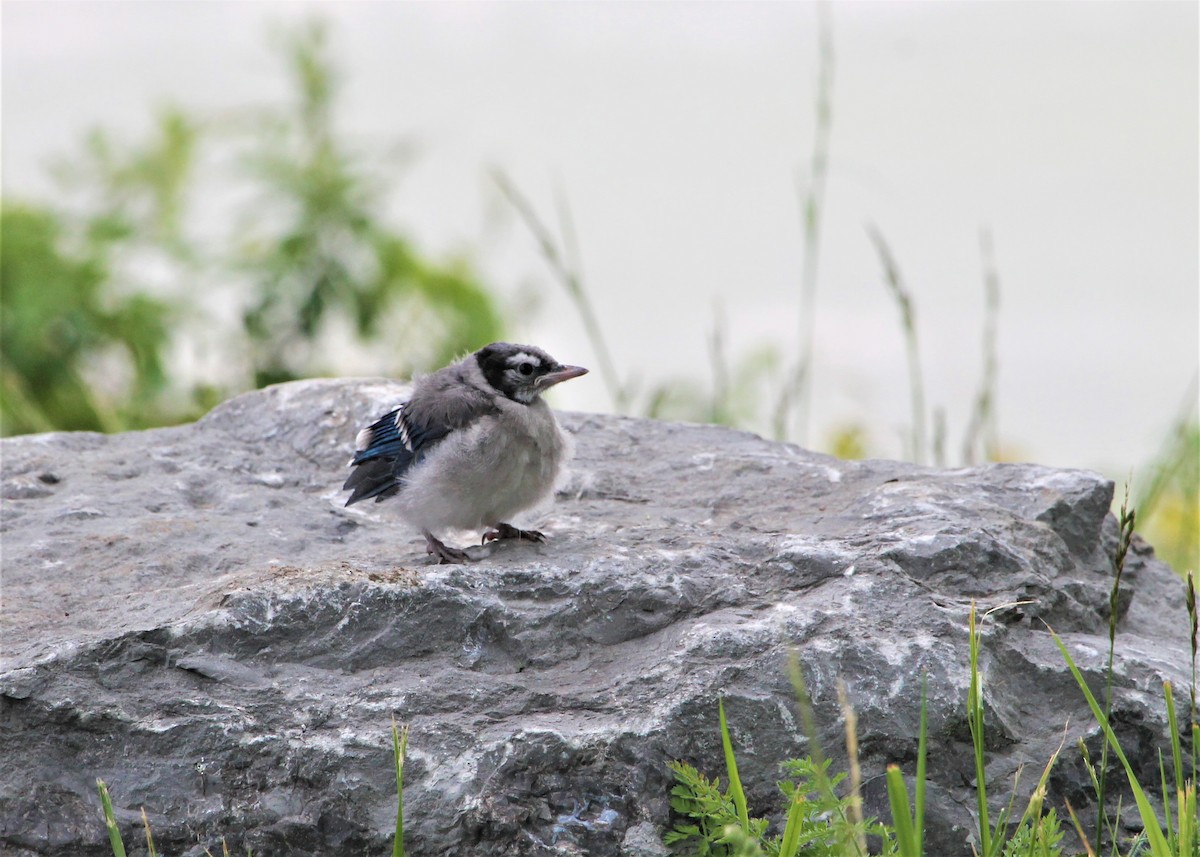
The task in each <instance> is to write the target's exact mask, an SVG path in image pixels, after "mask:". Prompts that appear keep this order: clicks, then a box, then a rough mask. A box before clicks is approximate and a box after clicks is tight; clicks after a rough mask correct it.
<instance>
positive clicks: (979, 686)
mask: <svg viewBox="0 0 1200 857" xmlns="http://www.w3.org/2000/svg"><path fill="white" fill-rule="evenodd" d="M968 633H969V634H970V642H969V658H970V665H971V686H970V688H968V690H967V724H968V725H969V726H970V729H971V744H972V747H973V748H974V754H975V800H976V806H977V810H978V812H979V853H980V854H982V855H983V857H991V855H992V853H993V852H992V847H991V836H992V829H991V823H990V821H989V819H988V802H987V771H986V766H985V765H984V758H983V678H982V676H981V675H980V673H979V637H980V632H979V630H978V629H977V628H976V625H975V602H974V601H972V602H971V613H970V618H969V625H968Z"/></svg>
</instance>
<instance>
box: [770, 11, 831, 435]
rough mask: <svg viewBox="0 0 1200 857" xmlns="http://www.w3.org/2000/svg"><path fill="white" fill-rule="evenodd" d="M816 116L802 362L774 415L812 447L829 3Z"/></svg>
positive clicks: (780, 431) (780, 429) (804, 193)
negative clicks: (791, 419) (792, 419)
mask: <svg viewBox="0 0 1200 857" xmlns="http://www.w3.org/2000/svg"><path fill="white" fill-rule="evenodd" d="M817 20H818V24H817V39H818V41H817V58H818V59H817V115H816V129H815V132H814V134H813V149H812V157H811V159H810V161H809V181H808V186H807V188H805V189H801V188H800V187H799V185H800V181H799V180H798V181H797V191H798V192H799V194H800V196H801V200H802V202H801V205H802V208H803V212H804V262H803V268H802V269H801V272H800V319H799V322H800V324H799V330H798V340H797V341H798V342H799V344H800V353H799V357H798V358H797V360H796V365H795V367H794V368H793V369H792V371H791V372H790V373H789V377H788V378H787V379H786V380H785V381H784V386H783V390H782V392H781V393H780V396H779V401H778V402H777V403H776V407H775V415H774V420H773V422H774V432H775V439H776V440H784V439H786V437H787V436H788V414H789V412H790V411H791V410H792V408H793V406H794V408H795V410H796V413H797V415H798V418H797V422H796V440H797V441H798V442H799V443H800V444H801V445H807V444H808V430H809V423H810V420H811V411H812V407H811V402H812V374H813V373H812V364H813V350H814V349H813V342H814V339H815V338H816V309H817V271H818V267H819V262H820V252H821V217H822V213H823V211H824V207H825V182H826V178H827V176H828V174H829V137H830V132H831V131H832V129H833V71H834V54H833V13H832V11H831V7H830V4H829V3H828V2H822V3H818V4H817Z"/></svg>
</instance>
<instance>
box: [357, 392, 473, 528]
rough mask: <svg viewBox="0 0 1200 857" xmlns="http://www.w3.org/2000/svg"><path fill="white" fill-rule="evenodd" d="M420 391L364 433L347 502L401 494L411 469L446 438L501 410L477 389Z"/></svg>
mask: <svg viewBox="0 0 1200 857" xmlns="http://www.w3.org/2000/svg"><path fill="white" fill-rule="evenodd" d="M419 392H420V393H425V395H418V396H414V398H412V399H410V400H409V401H407V402H405V403H404V404H402V405H400V407H398V408H396V409H395V410H393V411H389V412H388V413H386V414H384V415H383V416H382V417H380V418H379V419H377V420H376V421H375V422H374V423H372V424H371V425H370V426H369V427H368V428H366V429H364V430H363V431H361V432H359V435H358V439H357V444H356V445H357V447H358V449H357V450H356V451H355V453H354V459H353V460H352V461H351V462H350V464H351V465H352V466H353V467H354V472H353V473H351V474H350V478H348V479H347V480H346V484H345V485H343V486H342V489H343V490H352V491H353V493H352V494H351V495H350V499H348V500H347V501H346V505H347V506H349V505H350V504H352V503H357V502H358V501H359V500H366V499H368V498H370V497H374V498H375V502H379V501H381V500H386V499H387V498H388V497H391V496H392V495H394V494H396V493H397V492H398V491H399V490H400V487H401V484H402V481H403V479H404V476H405V474H406V473H407V472H408V471H409V469H410V468H411V467H412V466H413V465H414V464H416V463H417V462H419V461H420V460H421V459H422V458H424V457H425V456H426V455H427V454H428V453H429V451H430V450H431V449H433V448H434V447H435V446H437V445H438V444H439V443H440V442H441V441H442V440H443V439H444V438H445V437H447V436H448V435H449V434H451V433H452V432H454V431H457V430H459V429H461V428H463V427H465V426H467V425H469V424H470V423H472V422H474V421H475V420H476V419H478V418H480V417H482V416H485V415H487V414H490V413H495V412H496V405H495V402H494V399H493V397H491V396H487V395H485V394H484V393H483V391H481V390H479V389H477V388H473V387H466V388H459V389H434V390H428V391H426V390H422V391H419ZM428 393H433V394H434V395H428Z"/></svg>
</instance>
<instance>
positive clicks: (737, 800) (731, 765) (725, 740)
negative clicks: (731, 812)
mask: <svg viewBox="0 0 1200 857" xmlns="http://www.w3.org/2000/svg"><path fill="white" fill-rule="evenodd" d="M717 713H718V714H720V716H721V746H722V747H723V748H724V750H725V770H726V772H727V774H728V775H729V795H730V797H732V798H733V805H734V806H735V807H737V814H738V821H739V822H740V823H741V825H742V830H744V831H746V832H747V833H749V832H750V813H749V811H748V810H747V809H746V793H745V792H744V791H743V790H742V778H741V777H739V776H738V769H737V759H736V758H734V755H733V741H731V740H730V738H729V726H728V724H726V722H725V700H723V699H721V700H717Z"/></svg>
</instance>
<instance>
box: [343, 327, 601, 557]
mask: <svg viewBox="0 0 1200 857" xmlns="http://www.w3.org/2000/svg"><path fill="white" fill-rule="evenodd" d="M586 372H587V369H584V368H583V367H581V366H564V365H562V364H561V363H558V362H557V361H556V360H554V358H552V357H551V356H550V355H549V354H547V353H546V352H545V351H542V350H541V349H540V348H534V347H532V346H529V345H510V344H509V343H507V342H493V343H492V344H491V345H488V346H485V347H483V348H481V349H480V350H479V351H476V352H475V353H474V354H471V355H468V356H467V357H464V358H463V359H462V360H460V361H458V362H457V363H453V364H451V365H450V366H447V367H446V368H444V369H439V370H438V371H436V372H434V373H433V374H431V375H426V376H425V377H423V378H421V379H420V380H418V381H417V382H416V383H415V385H414V387H413V392H412V396H411V397H409V399H408V401H406V402H404V403H403V404H401V405H400V407H398V408H396V409H395V410H394V411H391V412H389V413H387V414H385V415H383V416H382V417H380V418H379V419H378V420H376V421H375V422H374V423H373V424H372V425H371V426H370V427H369V428H365V429H363V430H362V431H361V432H359V433H358V438H357V439H356V442H355V453H354V460H353V461H351V462H350V464H351V466H353V467H354V468H355V469H354V472H353V473H351V474H350V478H349V479H347V480H346V484H345V485H343V486H342V487H343V489H346V490H353V492H354V493H352V494H351V495H350V499H349V500H347V501H346V505H347V506H349V505H350V504H351V503H357V502H358V501H359V500H366V499H367V498H369V497H374V498H375V501H376V502H379V501H380V500H386V499H387V498H388V497H392V496H395V497H397V499H398V500H399V502H400V513H401V515H402V516H403V517H404V518H405V519H406V520H408V521H409V522H410V523H412V524H414V525H415V526H416V527H417V528H418V529H419V530H420V531H421V533H422V535H424V536H425V544H426V546H427V550H428V552H429V553H431V554H434V555H436V556H437V558H438V562H464V561H466V560H467V559H468V556H467V553H466V551H463V550H459V549H458V548H452V547H447V546H446V545H445V544H443V543H442V542H441V541H439V540H438V539H437V537H436V536H434V534H433V531H434V530H435V529H441V528H443V527H457V528H459V529H464V530H466V529H482V528H488V529H487V532H485V533H484V535H483V541H484V542H485V543H486V542H488V541H491V540H493V539H526V540H529V541H535V542H544V541H545V540H546V537H545V536H543V535H542V534H541V533H539V532H537V531H536V530H518V529H517V528H516V527H514V526H512V525H511V524H507V523H505V521H506V520H507V519H509V518H511V517H512V516H513V515H515V514H516V513H518V512H520V511H522V510H524V509H528V508H530V507H532V506H534V505H536V504H537V503H538V501H540V500H542V499H543V498H544V497H545V496H546V495H547V494H549V493H550V491H551V490H552V489H553V488H554V482H555V480H556V479H557V477H558V472H559V468H560V467H561V466H562V463H563V461H564V459H565V458H566V450H567V441H566V438H565V437H564V436H563V433H562V430H561V429H559V427H558V423H557V422H556V421H555V419H554V414H553V413H552V412H551V411H550V408H549V406H548V405H547V404H546V403H545V402H544V401H542V398H541V395H542V393H544V392H546V390H548V389H550V388H551V387H553V386H554V385H555V384H557V383H559V382H560V381H566V380H568V379H570V378H577V377H579V376H580V375H583V374H585V373H586Z"/></svg>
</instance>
